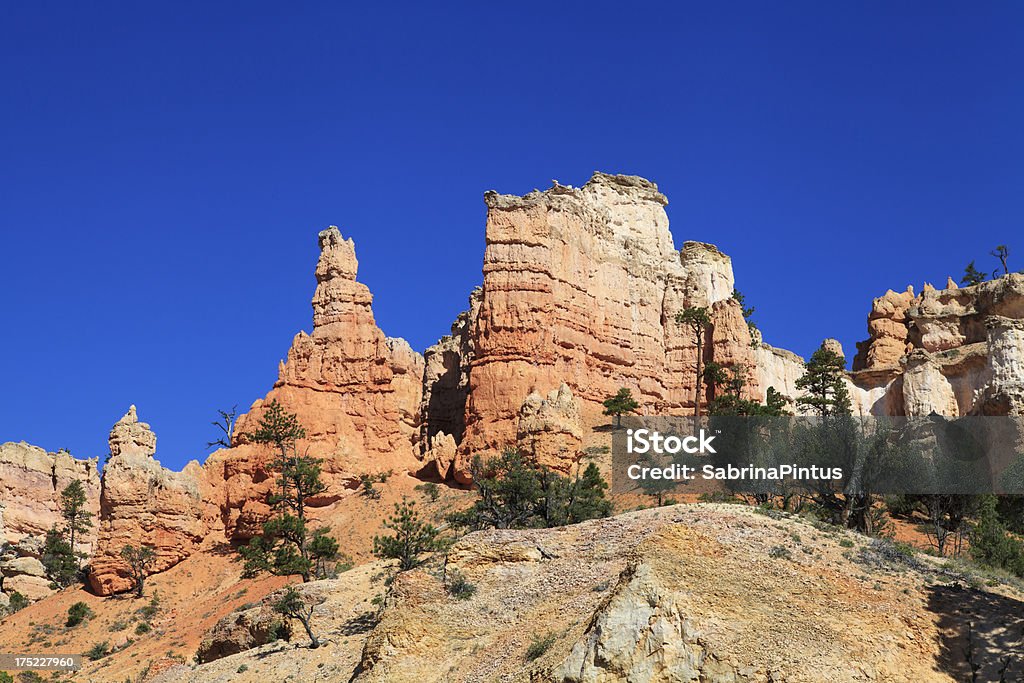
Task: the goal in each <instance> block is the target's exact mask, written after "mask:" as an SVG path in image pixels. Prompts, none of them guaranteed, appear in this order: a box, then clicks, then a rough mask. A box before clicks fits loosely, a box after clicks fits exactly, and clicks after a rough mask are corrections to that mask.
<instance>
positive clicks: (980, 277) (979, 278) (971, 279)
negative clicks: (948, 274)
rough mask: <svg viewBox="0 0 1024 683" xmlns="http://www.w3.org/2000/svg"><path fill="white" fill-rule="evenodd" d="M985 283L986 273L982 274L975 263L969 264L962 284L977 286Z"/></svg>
mask: <svg viewBox="0 0 1024 683" xmlns="http://www.w3.org/2000/svg"><path fill="white" fill-rule="evenodd" d="M984 281H985V273H983V272H981V271H980V270H978V269H977V268H975V267H974V261H971V262H970V263H968V264H967V267H966V268H964V276H963V277H962V278H960V284H962V285H967V286H971V285H977V284H981V283H982V282H984Z"/></svg>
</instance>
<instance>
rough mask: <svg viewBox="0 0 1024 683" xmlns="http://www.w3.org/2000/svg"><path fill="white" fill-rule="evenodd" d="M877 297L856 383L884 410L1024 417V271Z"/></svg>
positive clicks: (874, 407) (874, 409)
mask: <svg viewBox="0 0 1024 683" xmlns="http://www.w3.org/2000/svg"><path fill="white" fill-rule="evenodd" d="M948 284H949V283H947V288H946V289H941V290H939V289H935V288H934V287H932V286H931V285H927V284H926V285H925V286H924V288H923V289H922V291H921V294H919V295H917V296H914V295H913V289H911V288H907V290H906V292H902V293H899V294H897V293H894V292H892V291H889V292H887V293H886V294H885V295H884V296H882V297H880V298H878V299H875V301H874V303H873V305H872V310H871V313H870V315H869V317H868V333H869V335H870V336H869V338H868V339H867V340H866V341H864V342H861V343H859V344H858V345H857V348H858V353H857V357H856V358H855V359H854V364H853V373H852V374H851V380H852V384H853V389H854V391H853V398H854V402H855V404H857V405H858V406H859V407H860V409H861V411H862V412H864V413H870V414H879V415H908V416H915V415H927V414H929V413H931V412H936V413H938V414H940V415H949V416H954V417H957V416H963V415H1021V414H1024V384H1022V382H1024V374H1022V373H1024V334H1022V332H1021V330H1022V329H1024V323H1022V319H1024V275H1020V274H1015V273H1011V274H1009V275H1006V276H1004V277H1000V278H997V279H995V280H990V281H987V282H983V283H981V284H977V285H972V286H969V287H956V286H955V285H954V286H952V287H949V286H948Z"/></svg>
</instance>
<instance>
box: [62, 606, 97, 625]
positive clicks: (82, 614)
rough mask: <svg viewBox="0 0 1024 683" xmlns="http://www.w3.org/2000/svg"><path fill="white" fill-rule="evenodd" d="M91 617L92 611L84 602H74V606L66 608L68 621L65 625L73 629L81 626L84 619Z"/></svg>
mask: <svg viewBox="0 0 1024 683" xmlns="http://www.w3.org/2000/svg"><path fill="white" fill-rule="evenodd" d="M92 616H93V613H92V610H91V609H89V606H88V605H87V604H85V603H84V602H76V603H75V604H73V605H71V607H68V620H67V625H68V626H69V627H75V626H78V625H79V624H81V623H82V622H83V621H85V620H86V619H88V618H90V617H92Z"/></svg>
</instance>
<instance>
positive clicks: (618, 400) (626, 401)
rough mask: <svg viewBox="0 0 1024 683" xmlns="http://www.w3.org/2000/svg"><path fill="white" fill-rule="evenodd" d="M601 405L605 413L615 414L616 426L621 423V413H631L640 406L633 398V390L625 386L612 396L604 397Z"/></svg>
mask: <svg viewBox="0 0 1024 683" xmlns="http://www.w3.org/2000/svg"><path fill="white" fill-rule="evenodd" d="M603 405H604V414H605V415H608V416H612V415H614V416H615V426H616V427H619V426H621V425H622V414H623V413H632V412H633V411H634V410H636V409H637V408H639V407H640V404H639V403H637V402H636V400H635V399H634V398H633V392H631V391H630V390H629V389H627V388H625V387H623V388H621V389H619V391H618V392H617V393H616V394H615V395H614V396H609V397H608V398H606V399H605V400H604V403H603Z"/></svg>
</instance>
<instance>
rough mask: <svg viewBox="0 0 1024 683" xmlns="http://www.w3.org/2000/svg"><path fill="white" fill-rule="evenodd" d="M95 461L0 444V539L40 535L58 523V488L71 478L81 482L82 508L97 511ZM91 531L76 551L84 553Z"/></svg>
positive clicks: (98, 487)
mask: <svg viewBox="0 0 1024 683" xmlns="http://www.w3.org/2000/svg"><path fill="white" fill-rule="evenodd" d="M96 466H97V460H96V458H92V459H89V460H78V459H76V458H73V457H72V456H71V455H69V454H68V453H67V452H66V451H59V452H57V453H47V452H46V451H45V450H43V449H42V448H39V447H38V446H30V445H29V444H27V443H24V442H22V443H4V444H0V534H2V535H0V542H2V541H3V540H5V539H6V540H8V541H11V542H12V543H13V542H16V541H19V540H21V539H22V537H24V536H43V535H45V534H46V531H47V530H48V529H49V528H50V527H51V526H53V525H54V524H58V525H59V524H61V523H62V518H61V516H60V510H59V508H58V507H57V501H58V499H59V498H60V493H61V491H63V490H64V487H66V486H67V485H68V484H70V483H71V482H72V481H74V480H76V479H77V480H79V481H81V482H82V484H83V486H84V488H85V493H86V499H87V503H86V509H87V510H88V511H89V512H92V513H93V514H95V513H96V512H98V511H99V498H100V495H99V494H100V478H99V475H98V474H97V472H96ZM94 540H95V533H89V534H86V536H85V538H83V539H82V546H81V547H80V548H79V550H80V551H82V552H86V553H88V552H89V551H90V549H91V544H92V543H93V541H94Z"/></svg>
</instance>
